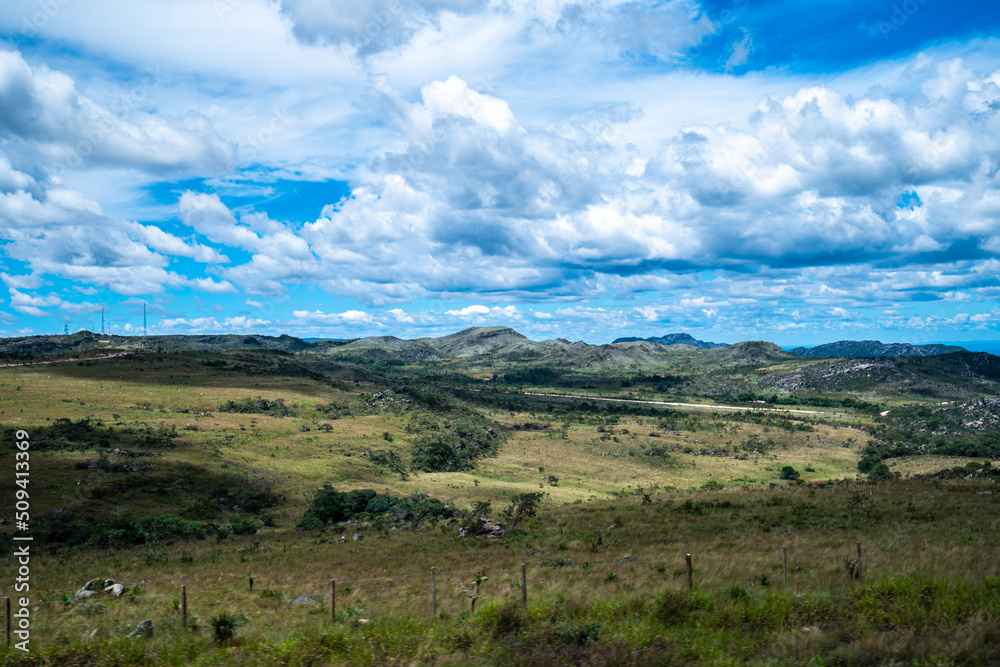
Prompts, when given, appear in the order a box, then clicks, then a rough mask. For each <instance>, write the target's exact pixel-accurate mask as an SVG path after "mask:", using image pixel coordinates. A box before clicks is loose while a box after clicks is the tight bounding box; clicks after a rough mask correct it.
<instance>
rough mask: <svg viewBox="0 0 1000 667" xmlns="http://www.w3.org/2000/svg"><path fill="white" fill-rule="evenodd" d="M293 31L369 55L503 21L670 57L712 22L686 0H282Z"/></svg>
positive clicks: (620, 51) (521, 29)
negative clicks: (350, 0) (347, 0)
mask: <svg viewBox="0 0 1000 667" xmlns="http://www.w3.org/2000/svg"><path fill="white" fill-rule="evenodd" d="M281 11H282V12H283V13H284V15H285V16H287V17H288V18H289V20H290V21H291V25H292V30H293V32H294V34H295V35H296V37H298V38H299V39H300V40H302V41H304V42H307V43H322V44H330V45H335V46H339V47H340V48H341V49H343V50H345V51H346V52H348V53H351V54H354V55H357V56H360V57H362V58H364V57H370V56H373V55H377V54H384V53H387V52H396V53H399V52H402V51H404V50H406V48H407V47H408V46H410V45H412V44H413V43H414V42H416V41H418V38H419V37H420V36H421V34H422V33H432V34H434V35H436V36H438V38H439V39H440V36H442V35H449V36H450V37H451V38H452V39H455V38H456V33H460V34H465V35H468V34H470V33H472V32H476V29H477V25H481V24H483V23H486V22H489V23H497V22H501V23H503V22H507V23H509V26H510V27H509V28H508V29H509V30H512V31H513V32H515V33H517V34H519V36H520V38H521V40H522V41H523V40H538V41H543V42H544V41H547V40H549V39H551V38H553V37H556V38H560V39H562V40H565V44H567V45H572V44H574V43H579V42H580V41H581V40H582V41H585V42H588V43H591V44H594V45H601V46H602V47H603V48H602V49H601V50H602V51H604V49H605V48H606V47H607V45H613V47H614V48H615V49H616V51H617V52H616V53H615V54H614V55H616V56H624V57H631V58H641V57H655V58H658V59H661V60H673V59H675V58H676V57H677V56H678V55H679V54H680V53H681V52H682V51H683V49H685V48H687V47H690V46H692V45H694V44H696V43H697V42H698V40H699V39H700V38H701V36H702V35H704V34H706V33H709V32H712V31H713V30H714V29H715V28H716V26H715V25H714V24H713V23H712V22H711V20H710V19H709V18H708V16H707V15H706V14H705V13H703V12H702V11H701V7H700V5H699V4H698V3H697V2H695V1H694V0H665V1H664V0H604V1H602V2H584V1H581V0H555V1H553V2H544V3H539V2H528V1H526V0H515V1H513V2H511V1H509V0H362V1H359V2H353V3H350V4H344V3H340V2H334V0H283V1H282V3H281Z"/></svg>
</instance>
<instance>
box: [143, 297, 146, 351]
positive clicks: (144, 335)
mask: <svg viewBox="0 0 1000 667" xmlns="http://www.w3.org/2000/svg"><path fill="white" fill-rule="evenodd" d="M142 342H143V343H145V342H146V302H145V301H143V302H142Z"/></svg>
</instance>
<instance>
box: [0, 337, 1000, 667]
mask: <svg viewBox="0 0 1000 667" xmlns="http://www.w3.org/2000/svg"><path fill="white" fill-rule="evenodd" d="M221 361H225V362H226V363H225V364H224V365H220V363H219V362H221ZM283 364H284V361H283V358H281V357H273V355H272V356H266V355H265V356H261V355H252V354H244V353H238V352H236V353H226V354H222V355H220V354H218V353H209V352H204V353H202V352H198V353H191V352H181V353H170V354H161V355H148V356H145V357H141V358H137V357H127V356H126V357H120V358H114V359H106V360H94V361H86V362H68V363H61V364H50V365H44V366H42V365H39V366H22V367H10V368H0V399H2V400H0V423H2V424H3V425H4V426H6V427H8V428H11V427H13V428H17V429H24V430H26V431H27V432H28V433H29V434H32V433H36V434H44V433H54V432H55V431H51V428H52V427H53V425H56V424H57V423H59V422H58V420H60V419H68V420H71V422H79V420H84V419H89V420H90V421H89V422H87V423H88V424H90V425H94V424H101V426H100V427H99V428H97V427H95V428H96V430H93V431H92V432H93V433H94V434H96V435H94V436H93V437H99V436H101V435H102V434H106V435H107V437H111V438H118V437H121V438H132V437H138V436H136V435H134V434H135V433H147V432H153V431H155V432H156V433H160V432H163V431H168V432H174V431H171V429H176V431H175V433H176V436H175V437H172V438H168V440H167V441H165V442H167V444H162V443H161V444H159V445H157V446H156V447H152V446H150V447H147V448H146V450H148V451H145V453H147V454H152V455H151V456H142V457H135V456H133V454H134V453H135V451H132V453H131V454H127V453H126V454H122V453H119V454H114V453H113V452H112V451H111V450H110V449H109V447H106V446H101V445H94V444H93V443H88V442H74V441H71V440H66V439H63V440H58V439H55V438H53V439H52V440H51V441H49V442H46V443H44V446H40V447H39V449H38V450H36V451H32V453H31V484H30V490H31V513H32V517H33V522H34V525H35V526H37V527H38V530H41V529H42V528H47V529H49V530H50V531H51V532H50V533H49V534H50V535H70V534H71V531H70V530H69V527H72V526H77V527H78V526H80V525H84V524H87V525H96V524H101V523H102V522H115V521H118V522H120V523H121V522H124V523H121V525H126V524H127V522H128V521H132V520H133V519H138V518H139V517H157V516H163V515H179V516H180V517H182V518H183V519H187V520H191V521H197V522H201V523H202V524H205V525H208V524H211V525H215V526H217V525H219V524H223V523H225V522H226V521H231V520H232V519H234V518H236V519H239V518H241V517H245V516H253V517H259V518H260V519H261V520H262V521H263V522H264V523H266V524H268V525H266V526H265V527H262V528H259V530H257V532H256V533H255V534H250V535H239V534H227V533H225V532H221V531H219V532H215V533H213V532H211V531H209V532H208V533H207V534H206V536H205V537H203V538H202V539H192V540H173V539H167V540H155V539H147V540H146V541H145V543H142V544H138V545H133V546H128V545H127V544H125V543H124V542H123V543H121V544H120V545H119V546H117V547H116V546H114V544H115V543H114V542H112V543H111V544H110V545H109V546H108V548H102V549H98V548H93V547H88V546H82V547H71V546H68V545H67V544H66V543H65V539H69V538H65V539H64V538H59V540H54V541H51V542H50V543H49V544H47V545H46V544H42V543H37V542H36V543H35V544H33V551H32V553H33V557H32V560H31V578H32V579H31V601H32V605H33V606H32V609H33V613H34V617H33V628H34V629H33V632H32V640H31V641H32V644H31V648H32V651H31V653H28V654H24V653H23V652H21V651H18V650H7V652H6V653H2V654H0V655H2V656H3V660H4V664H12V665H13V664H18V665H21V664H25V665H27V664H51V665H74V664H76V665H85V664H86V665H134V664H177V665H183V664H239V665H256V664H260V665H270V664H290V665H291V664H295V665H306V664H371V665H389V664H524V665H542V664H715V665H742V664H749V665H783V664H812V665H834V664H837V665H840V664H942V665H951V664H955V665H958V664H983V665H987V664H995V663H996V661H997V660H1000V649H997V646H998V645H1000V644H998V642H997V639H1000V622H998V619H1000V601H998V600H1000V598H998V596H997V591H998V590H1000V561H998V560H997V559H996V554H997V548H998V547H1000V537H998V535H1000V532H998V530H997V529H998V525H997V524H998V517H1000V513H998V509H1000V505H998V503H1000V488H998V485H997V484H996V483H995V482H994V481H991V478H988V477H985V476H982V475H978V474H973V475H971V477H972V478H971V479H964V475H959V476H957V477H955V476H954V475H953V476H952V478H948V479H930V478H923V477H916V475H925V474H927V473H931V472H934V471H935V470H940V469H945V468H954V467H962V466H966V464H969V463H970V462H971V463H974V464H975V467H973V468H968V470H969V471H970V472H971V471H973V470H977V469H980V468H981V467H982V465H983V460H982V459H980V458H977V459H970V458H967V457H949V458H943V457H928V456H918V457H904V458H898V459H890V460H889V463H890V467H891V468H892V469H893V470H895V471H896V472H898V473H899V475H900V478H898V479H896V480H892V481H883V482H878V483H869V482H867V480H865V479H863V478H862V477H861V476H860V475H859V474H858V468H857V465H858V460H859V456H860V455H861V452H862V450H863V449H864V448H865V446H866V445H867V444H868V442H869V440H870V436H869V435H868V432H866V431H865V430H864V428H865V427H866V426H869V425H871V424H872V423H873V422H872V419H871V417H870V416H866V415H865V414H862V413H857V414H854V413H851V411H849V410H848V411H843V410H817V413H816V414H790V413H789V414H781V413H779V412H763V411H757V412H750V411H728V410H722V409H713V408H683V409H675V408H665V407H654V406H638V407H637V408H636V409H634V410H631V409H628V410H625V409H620V408H613V409H609V407H608V405H607V404H605V405H598V404H597V403H598V402H597V401H595V400H593V398H594V397H593V396H591V397H590V398H591V401H589V402H586V401H585V400H584V399H585V398H586V396H585V395H584V394H582V393H581V394H580V396H581V398H567V399H559V398H551V397H524V396H513V397H510V398H508V397H506V396H504V395H492V394H491V395H472V394H468V399H467V400H468V402H467V407H462V406H463V405H464V403H463V401H465V400H466V399H461V400H459V399H447V400H448V401H450V402H448V403H447V405H449V406H451V407H448V408H447V410H451V412H447V411H446V410H445V408H432V407H424V406H422V405H421V404H420V402H419V401H416V400H413V401H410V399H405V400H402V399H401V398H400V397H404V396H426V395H427V394H426V393H425V394H420V393H412V394H406V393H405V392H400V391H398V390H399V389H400V387H396V388H395V389H394V391H395V392H396V393H395V394H392V396H393V397H392V398H391V399H388V398H384V397H382V398H377V397H379V396H381V395H382V393H383V392H384V390H386V389H387V388H391V387H393V386H395V385H375V384H370V383H365V382H361V383H356V382H352V381H350V380H345V379H340V380H337V381H329V380H325V379H323V378H322V377H319V376H316V375H315V374H310V373H304V372H299V371H297V370H296V369H294V368H292V367H290V366H285V365H283ZM435 391H445V392H446V390H435ZM574 393H577V392H574ZM455 395H456V396H459V397H463V396H466V394H463V393H462V392H460V391H459V392H456V394H455ZM619 397H627V396H626V394H625V393H620V394H619ZM257 399H262V400H263V401H267V402H269V403H267V405H269V406H274V405H280V406H281V407H282V409H284V408H287V412H289V413H290V414H287V415H285V416H270V415H269V414H266V412H267V411H266V410H265V411H264V412H242V413H240V412H224V411H222V408H223V407H224V406H226V405H244V402H245V401H247V400H250V401H256V400H257ZM278 401H280V404H279V403H277V402H278ZM407 401H409V402H407ZM583 402H586V403H587V404H586V405H581V403H583ZM428 405H430V404H428ZM616 405H618V406H622V405H623V404H616ZM329 406H336V407H335V409H334V408H330V407H329ZM269 409H271V408H269ZM456 410H471V411H473V412H475V413H477V414H480V415H481V416H482V417H483V418H485V419H488V420H490V423H496V424H498V425H499V427H500V428H502V429H503V430H504V431H505V432H506V433H507V434H508V436H507V439H506V441H505V442H504V443H503V444H502V446H501V447H500V449H499V452H498V453H497V454H496V455H495V456H490V457H486V458H482V459H479V460H478V462H477V463H476V465H475V467H474V468H473V469H469V470H456V471H448V472H423V471H419V470H414V469H413V467H412V466H411V465H410V464H411V463H412V462H413V461H414V460H415V456H416V454H417V450H418V449H419V447H420V446H421V443H422V442H423V440H422V438H423V437H424V436H426V434H427V432H428V429H434V428H443V427H444V425H445V424H446V423H447V421H448V420H449V419H454V418H455V415H456V414H466V413H465V412H455V411H456ZM469 414H471V413H469ZM102 429H104V430H102ZM156 429H159V430H156ZM89 432H90V431H88V433H89ZM123 442H125V440H123ZM144 442H159V441H156V440H155V439H154V440H148V441H144ZM130 448H131V450H138V449H139V447H138V446H130ZM14 451H15V450H14V449H13V447H12V445H11V444H10V443H5V444H4V447H3V448H2V450H0V467H3V468H4V469H6V470H7V471H8V472H5V473H3V474H4V475H8V476H9V479H13V470H14ZM385 451H391V452H395V453H396V455H397V456H398V457H399V459H400V460H401V461H402V462H403V464H405V465H406V466H407V467H406V470H405V472H404V473H401V472H400V470H397V469H392V468H391V467H388V466H386V465H385V464H382V463H379V461H380V459H378V458H377V457H375V456H372V454H373V452H374V453H377V452H385ZM130 466H135V467H136V469H135V470H132V469H131V467H130ZM788 466H790V467H792V468H794V470H795V471H796V473H797V474H798V476H799V478H800V479H799V482H793V481H789V480H786V479H782V478H781V474H780V473H781V471H782V469H783V468H786V467H788ZM123 467H127V468H129V469H128V470H127V471H126V470H124V469H123ZM324 483H330V484H332V485H333V486H334V487H335V488H336V489H337V490H341V491H348V490H352V489H365V488H370V489H374V490H376V491H378V492H379V493H387V494H391V495H393V496H397V497H403V496H408V495H410V494H413V493H423V494H427V495H428V496H431V497H433V498H437V499H440V500H441V501H444V502H446V503H451V504H453V505H454V506H456V507H458V508H459V509H463V510H465V509H468V508H470V507H471V506H472V504H473V503H475V502H490V503H491V504H492V512H493V516H494V518H498V517H499V511H500V510H501V509H503V508H504V507H505V506H507V505H508V504H509V503H510V502H511V501H512V499H514V498H515V496H518V495H519V494H525V493H530V492H543V493H545V494H546V496H545V500H544V502H543V504H542V507H541V509H540V511H539V513H538V515H537V516H535V517H534V518H529V519H526V520H525V521H524V522H523V523H522V524H520V525H519V526H518V528H519V530H518V531H516V532H515V533H513V534H508V535H505V536H504V537H502V538H500V539H495V540H493V539H484V538H478V537H465V538H459V537H458V535H459V526H460V525H461V524H462V523H463V522H466V521H467V517H465V518H463V517H457V518H454V519H441V520H436V521H434V520H432V521H423V522H419V523H413V522H407V521H406V520H405V519H403V520H398V521H396V520H391V519H375V518H369V519H367V520H363V521H362V522H361V523H359V524H351V525H344V524H339V525H335V526H329V527H327V529H325V530H308V531H300V530H296V528H295V527H296V524H298V522H299V521H300V520H301V519H302V517H303V514H304V512H305V510H306V509H307V508H308V507H309V504H310V500H311V498H312V497H313V496H312V494H313V493H314V492H315V491H316V490H317V489H318V488H319V487H320V486H321V485H323V484H324ZM241 493H242V494H243V495H239V494H241ZM247 494H249V495H247ZM253 494H257V495H253ZM236 497H239V498H244V499H247V498H249V499H251V500H252V499H253V498H273V497H277V498H278V499H279V500H278V501H276V502H271V501H269V502H270V504H269V505H267V506H263V508H262V509H260V510H256V511H253V512H246V511H243V512H240V511H235V510H234V509H233V501H232V500H226V498H230V499H231V498H236ZM14 501H15V499H14V487H13V485H11V484H5V485H4V487H3V494H2V501H0V502H3V503H4V506H6V507H10V508H13V506H14ZM239 502H244V501H243V500H240V501H239ZM56 528H62V529H65V530H63V532H62V533H60V532H58V531H57V530H56ZM0 529H2V530H5V531H6V535H8V536H9V535H10V534H11V533H12V532H13V530H12V529H13V526H11V524H10V520H9V519H8V520H5V522H4V524H3V525H2V526H0ZM354 533H359V534H363V535H364V536H365V539H364V540H363V541H352V540H351V538H352V535H353V534H354ZM342 536H346V539H347V541H346V542H343V543H342V542H340V539H341V537H342ZM60 540H62V541H60ZM859 542H860V543H861V544H862V548H863V554H864V555H863V568H862V569H863V579H862V580H861V581H858V580H857V579H856V578H852V576H851V574H850V571H851V568H852V566H856V563H855V561H856V560H857V544H858V543H859ZM5 544H6V546H7V547H8V549H7V551H6V554H7V555H5V556H4V558H3V560H2V561H0V565H2V568H0V569H2V576H0V582H2V583H0V586H2V587H3V590H4V593H3V594H4V595H12V593H11V592H10V591H9V588H10V586H11V583H10V582H13V581H14V578H15V576H16V568H17V563H16V562H15V560H14V559H13V558H12V557H11V556H10V555H9V554H10V550H9V548H10V546H11V542H10V541H9V539H7V540H6V541H5ZM783 548H784V550H785V552H784V553H785V554H786V555H787V564H788V568H787V571H786V570H784V569H783V567H782V554H783V551H782V550H783ZM686 554H692V558H693V590H691V591H688V590H687V571H686V564H685V555H686ZM522 564H524V565H525V566H526V573H527V584H528V585H527V589H528V607H527V608H526V609H524V608H522V607H521V606H520V600H521V583H520V576H521V575H520V567H521V565H522ZM432 568H436V574H435V579H436V584H437V612H438V613H437V614H436V615H432V613H431V605H432V602H431V569H432ZM480 569H482V571H483V576H485V577H486V580H485V581H482V582H481V587H480V592H481V593H482V597H481V598H480V599H479V600H477V606H476V612H475V614H473V613H472V612H471V609H470V608H471V601H470V599H469V598H468V597H467V595H466V594H465V593H464V592H463V589H462V587H463V585H464V587H465V588H470V587H472V583H471V582H472V580H473V578H474V577H475V576H476V574H477V572H478V571H479V570H480ZM251 574H252V575H253V578H254V584H253V590H252V591H251V590H250V584H249V577H250V575H251ZM786 574H787V579H788V585H787V587H786V586H785V585H784V576H785V575H786ZM97 577H101V578H111V579H115V580H116V581H119V582H121V583H122V584H124V585H125V586H127V587H133V588H130V590H129V594H128V595H126V597H124V598H123V599H114V598H111V597H107V596H102V597H99V598H95V599H94V600H88V601H75V600H73V599H72V598H73V593H74V592H75V591H76V590H77V589H79V588H80V587H81V586H83V584H84V583H86V582H87V581H88V580H90V579H93V578H97ZM331 579H335V580H336V581H337V591H338V592H337V601H336V605H337V606H336V609H335V610H334V612H335V613H334V620H332V621H331V614H330V611H331V610H330V606H329V605H330V590H329V586H330V585H329V582H330V580H331ZM181 586H185V587H186V589H187V604H188V613H189V617H188V620H189V624H190V625H194V626H196V628H197V629H190V628H189V629H184V628H182V627H181V621H180V590H181ZM298 595H309V596H312V597H313V598H314V599H315V600H316V601H317V604H315V605H304V606H294V607H293V605H292V604H291V602H292V600H293V599H294V598H295V597H296V596H298ZM224 613H225V614H235V615H238V618H239V619H241V620H244V621H245V623H243V624H242V625H240V626H239V627H238V628H237V629H236V632H235V635H234V638H232V639H229V640H218V639H217V635H216V632H215V631H214V630H213V628H212V623H213V619H214V623H215V624H216V625H219V623H220V622H223V621H225V617H224ZM220 618H221V619H222V621H220ZM145 619H150V620H153V622H154V624H155V627H156V631H155V634H154V636H153V637H152V638H149V639H138V638H130V637H128V636H127V635H128V632H129V631H130V630H131V629H132V628H134V627H135V625H136V624H137V623H139V622H140V621H142V620H145Z"/></svg>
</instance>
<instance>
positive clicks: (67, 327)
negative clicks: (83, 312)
mask: <svg viewBox="0 0 1000 667" xmlns="http://www.w3.org/2000/svg"><path fill="white" fill-rule="evenodd" d="M68 335H69V324H68V323H66V324H63V336H68Z"/></svg>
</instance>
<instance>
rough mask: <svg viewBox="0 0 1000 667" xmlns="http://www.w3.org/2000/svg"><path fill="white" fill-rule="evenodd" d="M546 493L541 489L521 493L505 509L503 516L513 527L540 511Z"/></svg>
mask: <svg viewBox="0 0 1000 667" xmlns="http://www.w3.org/2000/svg"><path fill="white" fill-rule="evenodd" d="M546 495H547V494H545V493H542V492H541V491H538V492H535V493H519V494H518V495H516V496H514V497H513V498H512V499H511V502H510V506H509V507H507V508H505V509H504V510H503V512H502V513H501V516H503V518H504V521H506V522H507V523H508V524H509V527H510V528H511V529H513V528H514V526H516V525H517V523H518V522H519V521H520V520H521V519H525V518H528V517H533V516H535V515H536V514H537V513H538V509H539V507H540V506H541V504H542V500H544V499H545V496H546Z"/></svg>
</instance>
